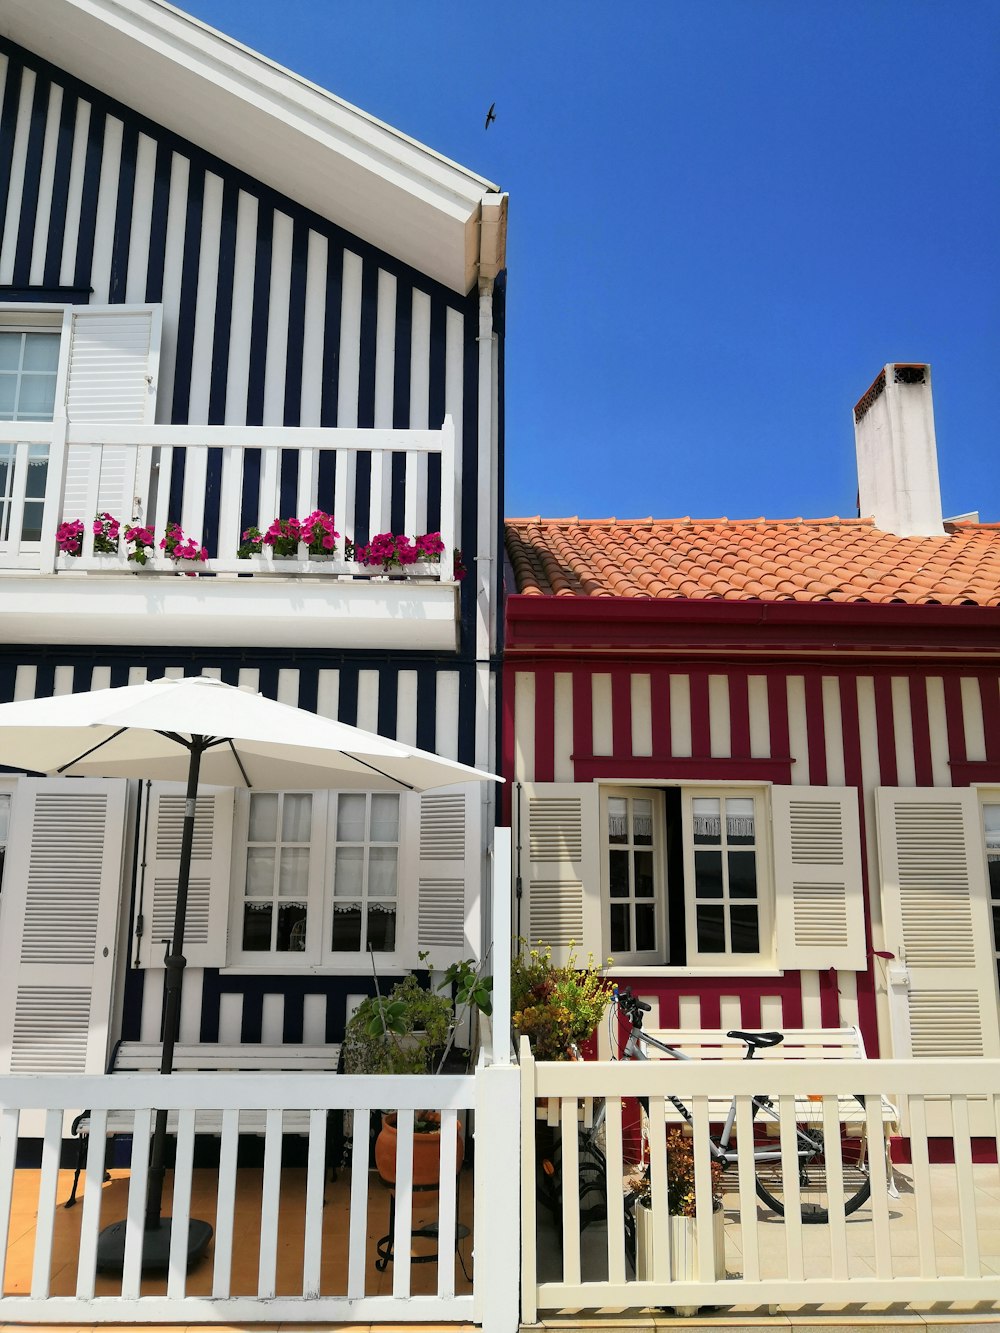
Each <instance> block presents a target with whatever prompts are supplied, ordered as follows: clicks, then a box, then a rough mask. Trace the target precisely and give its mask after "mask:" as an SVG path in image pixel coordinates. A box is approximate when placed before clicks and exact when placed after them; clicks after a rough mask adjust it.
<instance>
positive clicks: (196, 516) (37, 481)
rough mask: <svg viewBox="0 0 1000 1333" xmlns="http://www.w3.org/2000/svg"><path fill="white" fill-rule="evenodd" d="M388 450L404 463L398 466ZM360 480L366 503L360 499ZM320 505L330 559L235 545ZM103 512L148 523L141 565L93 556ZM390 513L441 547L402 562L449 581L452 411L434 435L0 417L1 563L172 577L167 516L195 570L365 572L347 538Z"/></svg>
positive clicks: (358, 536) (366, 532) (369, 573)
mask: <svg viewBox="0 0 1000 1333" xmlns="http://www.w3.org/2000/svg"><path fill="white" fill-rule="evenodd" d="M398 458H402V460H403V461H402V465H401V466H399V465H396V466H395V467H394V465H393V459H398ZM432 460H434V462H433V463H432ZM181 474H182V480H181V479H180V478H181ZM68 477H69V478H71V484H70V485H69V487H67V478H68ZM365 487H367V489H368V496H369V498H368V502H367V505H364V504H362V505H360V506H359V504H358V495H359V493H360V494H363V488H365ZM359 488H361V489H360V491H359ZM172 496H173V497H174V498H173V501H172V498H171V497H172ZM283 501H284V503H283ZM316 509H320V510H323V511H324V512H326V513H330V514H332V516H333V519H334V523H335V526H336V529H337V531H338V533H339V534H340V536H339V538H338V541H337V545H336V549H335V551H334V552H333V553H332V556H331V558H330V559H314V558H310V557H309V555H308V552H307V551H306V549H305V548H304V547H301V546H300V548H299V554H298V556H297V557H292V558H285V559H281V560H275V559H272V558H271V557H270V556H269V555H267V554H264V555H261V556H251V557H248V558H241V557H240V556H239V555H238V549H239V546H240V541H241V533H242V532H243V530H244V529H245V528H246V527H248V526H251V525H253V526H256V527H259V528H260V529H261V530H266V529H267V528H268V527H269V525H270V524H271V522H272V521H273V520H274V519H275V518H285V517H288V516H289V514H290V512H292V513H294V514H295V516H296V517H299V518H304V517H305V516H306V515H307V514H309V513H311V512H313V511H314V510H316ZM359 509H360V510H361V511H362V512H361V513H360V514H359ZM103 510H107V511H108V512H111V513H112V514H113V515H114V517H115V518H117V519H118V520H119V522H120V523H121V525H122V529H123V530H124V526H125V525H126V524H127V523H135V522H139V523H141V524H142V525H144V526H152V527H153V528H154V530H155V535H156V542H157V549H156V551H155V553H154V554H153V555H152V557H151V558H150V560H149V561H148V563H147V564H146V565H145V566H144V567H140V566H137V565H136V564H134V563H130V562H129V561H128V560H127V552H126V550H125V543H124V541H123V540H122V541H121V543H120V551H119V553H118V554H117V555H114V554H103V555H102V554H96V553H95V552H94V535H93V532H92V530H91V528H92V524H91V520H92V519H93V518H94V516H95V515H96V514H97V513H98V512H100V511H103ZM394 514H395V516H396V520H397V521H396V524H395V530H396V532H397V533H399V532H402V533H405V535H407V536H409V537H411V538H413V537H415V536H418V535H420V534H422V533H424V532H427V531H429V530H431V529H433V530H434V531H438V532H440V535H441V540H442V542H443V544H444V551H443V552H442V554H441V556H440V561H439V562H434V563H425V564H421V565H417V566H408V567H407V569H406V571H399V572H406V573H408V574H409V575H410V576H417V577H422V578H424V579H432V580H434V581H439V582H443V583H448V582H451V581H452V580H453V578H454V563H453V552H454V548H455V546H456V544H457V532H456V463H455V433H454V427H453V424H452V421H451V419H450V418H447V419H446V420H445V422H444V425H443V426H442V428H441V430H434V431H432V430H355V429H343V430H341V429H326V428H311V427H298V428H286V427H276V426H259V427H244V426H145V425H131V424H129V425H119V424H115V423H101V422H67V421H65V420H57V421H53V422H0V571H21V572H25V573H36V574H52V573H86V572H98V571H100V572H108V571H112V572H113V571H116V570H118V571H120V572H122V573H134V572H137V571H140V570H141V572H144V573H157V572H161V573H173V572H175V570H176V566H175V565H174V564H173V563H172V562H171V561H170V560H169V559H167V558H166V557H165V556H164V555H163V553H162V552H161V551H160V550H159V549H158V544H159V542H160V540H161V539H162V537H163V535H164V533H165V531H166V527H167V523H168V522H176V523H179V524H180V526H181V527H182V528H183V530H184V532H185V534H186V535H188V536H190V537H192V538H194V539H195V540H196V541H197V542H199V543H200V544H203V545H205V546H206V548H207V550H208V559H207V561H205V562H204V563H199V564H198V565H197V566H196V568H197V569H198V571H199V572H200V573H204V574H213V575H221V576H223V577H227V576H228V577H233V576H235V575H237V574H259V575H273V574H278V573H280V574H282V575H285V576H288V575H295V576H298V575H315V576H321V575H322V576H324V577H331V576H338V575H340V576H349V577H350V578H351V579H358V578H365V579H370V578H372V577H377V576H380V575H381V574H382V573H383V571H382V569H381V567H375V568H372V567H370V566H367V565H362V564H358V563H355V562H352V561H347V560H346V559H345V558H344V555H345V545H344V544H345V540H347V539H351V540H353V541H355V542H357V543H361V542H365V541H367V540H368V539H370V538H371V537H372V536H374V535H376V534H378V533H382V532H390V531H392V530H393V527H394V525H393V522H392V519H393V516H394ZM76 518H79V519H83V520H84V536H83V547H82V550H81V552H80V554H79V555H77V556H71V555H61V554H59V552H58V551H57V549H56V530H57V528H58V526H59V524H60V523H61V522H63V521H64V520H67V519H76ZM400 520H401V525H400Z"/></svg>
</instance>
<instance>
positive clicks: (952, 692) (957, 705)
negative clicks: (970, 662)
mask: <svg viewBox="0 0 1000 1333" xmlns="http://www.w3.org/2000/svg"><path fill="white" fill-rule="evenodd" d="M944 720H945V726H946V728H947V731H948V758H949V759H950V760H951V762H952V763H953V764H955V763H959V764H964V763H965V761H966V759H967V758H968V755H967V754H966V752H965V724H964V721H963V715H962V682H961V680H960V679H959V677H958V676H954V675H952V676H945V678H944Z"/></svg>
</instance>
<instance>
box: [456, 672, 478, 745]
mask: <svg viewBox="0 0 1000 1333" xmlns="http://www.w3.org/2000/svg"><path fill="white" fill-rule="evenodd" d="M458 761H459V763H460V764H475V762H476V664H475V662H463V663H462V664H461V666H460V667H459V669H458Z"/></svg>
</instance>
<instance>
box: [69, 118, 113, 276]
mask: <svg viewBox="0 0 1000 1333" xmlns="http://www.w3.org/2000/svg"><path fill="white" fill-rule="evenodd" d="M105 119H106V117H105V115H104V112H103V111H101V110H100V109H99V108H98V107H97V106H96V105H91V108H90V124H89V126H88V127H87V154H86V158H85V160H84V167H83V193H82V195H81V199H80V227H79V230H78V232H77V236H76V270H75V272H74V276H73V285H74V286H76V287H89V286H90V285H91V272H92V269H93V266H94V236H95V234H96V232H97V196H98V193H99V192H100V188H101V161H102V158H103V155H104V125H105Z"/></svg>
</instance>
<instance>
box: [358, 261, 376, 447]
mask: <svg viewBox="0 0 1000 1333" xmlns="http://www.w3.org/2000/svg"><path fill="white" fill-rule="evenodd" d="M377 341H378V265H377V264H375V263H374V262H373V261H372V260H370V259H365V260H364V262H363V265H362V269H361V335H360V340H359V370H358V425H359V426H360V427H361V428H362V430H370V429H371V427H372V426H374V425H375V348H376V344H377ZM359 463H360V460H359Z"/></svg>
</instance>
